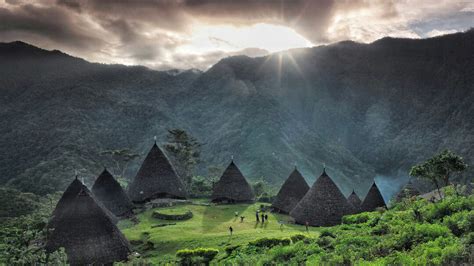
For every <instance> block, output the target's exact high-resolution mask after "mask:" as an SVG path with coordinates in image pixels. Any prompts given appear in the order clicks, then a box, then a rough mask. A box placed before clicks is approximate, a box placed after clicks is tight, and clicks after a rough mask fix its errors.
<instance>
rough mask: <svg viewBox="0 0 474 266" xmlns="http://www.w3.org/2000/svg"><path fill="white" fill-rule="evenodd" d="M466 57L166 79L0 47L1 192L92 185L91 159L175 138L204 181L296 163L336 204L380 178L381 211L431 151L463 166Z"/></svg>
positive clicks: (268, 62)
mask: <svg viewBox="0 0 474 266" xmlns="http://www.w3.org/2000/svg"><path fill="white" fill-rule="evenodd" d="M472 47H474V30H470V31H468V32H465V33H457V34H451V35H446V36H442V37H437V38H431V39H424V40H410V39H393V38H384V39H381V40H378V41H376V42H374V43H371V44H360V43H354V42H350V41H347V42H341V43H336V44H333V45H328V46H319V47H314V48H307V49H297V50H290V51H287V52H282V53H277V54H272V55H269V56H266V57H259V58H249V57H241V56H238V57H229V58H226V59H223V60H221V61H220V62H219V63H217V64H216V65H214V66H213V67H212V68H211V69H209V70H207V71H206V72H203V73H201V72H198V71H194V70H190V71H184V72H176V73H175V72H159V71H152V70H149V69H146V68H144V67H126V66H121V65H102V64H93V63H89V62H86V61H84V60H82V59H78V58H74V57H71V56H68V55H66V54H63V53H61V52H59V51H45V50H42V49H39V48H36V47H33V46H30V45H28V44H25V43H21V42H15V43H4V44H0V73H1V76H0V134H1V136H2V138H1V139H0V147H2V148H1V149H0V182H1V183H2V184H9V185H12V186H15V187H19V188H21V189H22V190H25V191H33V192H36V193H46V192H49V191H51V190H56V189H63V188H64V187H65V185H66V184H67V183H69V181H70V179H71V178H72V177H73V175H74V169H77V170H79V171H80V172H81V173H82V175H85V176H86V177H89V179H87V178H86V182H91V181H92V178H93V177H94V176H96V175H97V174H98V173H99V172H100V170H101V168H102V165H103V164H107V163H110V162H107V161H106V159H105V158H103V157H101V156H100V151H102V150H105V149H111V148H124V147H127V148H131V149H133V150H136V151H139V152H140V153H142V154H143V153H145V152H146V151H147V150H148V149H149V148H150V147H151V144H152V141H153V136H154V135H157V136H158V137H159V139H160V140H161V141H164V135H165V134H166V129H168V128H176V127H181V128H184V129H186V130H188V131H189V132H190V133H191V134H193V135H194V136H195V137H197V139H198V140H199V141H201V142H203V143H204V144H205V145H203V151H202V156H203V158H202V159H203V163H202V165H201V167H200V169H201V170H200V171H201V172H202V173H204V174H205V169H206V167H207V166H210V165H218V166H221V167H224V166H225V165H226V164H227V163H228V161H229V160H230V157H231V156H232V155H233V156H234V158H235V160H236V162H237V163H238V164H239V167H240V168H241V170H242V171H243V173H244V174H245V175H246V176H247V177H249V178H250V179H251V180H255V179H258V178H260V177H264V178H265V179H266V180H267V181H271V183H272V184H275V185H279V184H281V183H282V182H283V180H284V178H286V177H287V175H288V174H289V173H290V171H291V169H292V168H293V165H294V163H295V162H296V163H297V164H298V166H299V169H300V171H301V172H302V173H303V175H304V176H305V177H306V178H307V179H308V181H310V182H312V181H313V180H314V177H315V176H317V175H318V174H319V173H320V171H321V170H322V165H323V163H326V165H327V167H328V172H329V173H330V175H331V176H332V177H334V179H335V181H336V183H337V184H338V185H339V186H340V187H341V189H342V190H343V192H344V193H345V194H348V193H349V192H350V190H351V189H352V188H353V187H355V188H356V192H358V193H359V194H362V196H363V195H365V193H366V191H367V190H368V188H369V185H370V184H371V182H372V179H373V178H374V177H380V176H384V177H385V178H384V180H380V181H381V182H383V184H384V186H383V187H382V192H384V196H385V197H386V199H387V198H388V197H389V196H390V195H391V194H392V193H393V192H394V191H396V190H397V189H398V188H399V186H400V185H401V184H399V183H400V182H402V181H405V180H406V178H407V176H406V170H407V169H408V167H409V166H411V165H413V164H414V163H417V162H419V161H421V160H424V159H426V158H427V157H429V156H431V155H432V154H434V153H435V152H436V151H438V150H441V149H444V148H449V149H452V150H454V151H455V152H457V153H459V154H461V155H462V156H464V157H465V159H466V161H467V163H468V164H471V165H472V161H473V159H472V158H473V155H474V154H473V151H472V148H473V145H474V134H472V132H473V130H474V119H473V115H472V114H473V113H474V105H473V104H472V103H473V102H474V92H473V91H474V90H473V89H474V88H473V86H474V85H473V84H474V52H473V48H472ZM140 161H141V159H140V160H138V161H137V162H140ZM134 168H136V163H135V164H134V165H133V167H132V169H131V171H130V172H129V173H128V175H129V176H132V175H133V174H134ZM468 174H472V170H471V172H470V173H468ZM390 180H393V182H390ZM387 184H388V185H387Z"/></svg>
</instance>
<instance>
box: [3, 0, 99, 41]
mask: <svg viewBox="0 0 474 266" xmlns="http://www.w3.org/2000/svg"><path fill="white" fill-rule="evenodd" d="M14 32H20V33H23V34H32V35H36V36H41V37H45V38H48V39H50V40H52V41H55V42H60V43H64V44H67V45H68V46H71V47H75V48H78V49H90V48H92V47H94V46H95V47H97V46H98V45H100V44H101V43H102V41H101V40H100V39H99V38H97V37H94V36H93V35H91V34H90V33H89V32H87V31H85V30H83V29H81V28H80V27H77V25H75V21H74V19H73V18H72V16H70V14H69V12H64V10H63V9H61V8H58V7H55V6H52V7H38V6H34V5H29V4H26V5H18V6H16V7H14V8H11V9H7V8H1V7H0V33H2V34H9V33H10V34H11V33H14Z"/></svg>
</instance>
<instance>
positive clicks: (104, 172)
mask: <svg viewBox="0 0 474 266" xmlns="http://www.w3.org/2000/svg"><path fill="white" fill-rule="evenodd" d="M100 175H111V174H110V172H109V170H107V168H106V167H104V170H103V171H102V173H101V174H100Z"/></svg>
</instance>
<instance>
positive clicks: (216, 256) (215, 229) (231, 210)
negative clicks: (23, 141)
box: [0, 187, 474, 265]
mask: <svg viewBox="0 0 474 266" xmlns="http://www.w3.org/2000/svg"><path fill="white" fill-rule="evenodd" d="M444 190H445V191H444V193H443V194H444V195H445V197H444V198H443V199H442V200H440V201H438V202H435V203H433V202H429V201H426V200H424V199H415V198H411V199H405V200H403V201H402V202H400V203H398V204H396V205H394V206H393V207H392V208H391V209H389V210H387V211H383V210H380V211H377V212H367V213H361V214H356V215H350V216H345V217H344V220H343V224H342V225H339V226H334V227H328V228H310V232H309V233H306V231H305V227H304V226H298V225H288V224H285V225H284V226H283V228H282V229H280V225H279V223H278V221H280V220H283V221H285V219H287V216H284V215H278V214H269V221H268V222H267V223H266V224H265V225H263V226H262V225H261V223H260V224H257V225H256V224H255V211H256V210H257V209H258V208H260V204H252V205H244V204H241V205H218V206H206V205H204V204H201V203H202V202H200V201H196V203H197V204H196V205H182V206H177V207H171V208H165V209H163V208H160V209H159V210H160V211H164V213H167V214H179V213H184V212H185V211H187V210H191V211H192V212H193V217H192V218H191V219H188V220H183V221H170V220H159V219H155V218H153V217H152V215H153V212H154V211H155V210H156V209H154V210H148V211H146V212H143V213H141V214H139V215H138V220H139V222H138V224H134V223H133V222H132V221H130V220H125V221H122V222H120V228H121V229H122V231H123V232H124V234H125V235H126V236H127V238H128V239H129V240H130V241H131V243H132V245H133V247H134V249H135V251H137V252H138V253H140V256H139V257H136V256H134V257H133V258H131V261H130V262H128V263H126V264H133V263H136V262H139V263H163V262H169V263H183V264H190V263H212V264H214V263H215V264H257V265H267V264H283V263H285V264H288V263H289V264H301V263H306V264H308V265H315V264H360V265H385V264H392V265H393V264H395V265H397V264H412V265H413V264H415V265H440V264H449V263H452V264H456V265H457V264H461V263H467V264H468V265H469V264H473V263H474V257H473V255H472V254H474V196H473V195H470V196H464V195H462V193H459V191H457V192H456V191H455V190H454V188H453V187H448V188H445V189H444ZM58 196H59V195H50V197H49V198H41V199H40V200H39V201H38V202H36V206H35V207H36V209H35V211H33V212H32V213H29V214H26V215H24V214H22V215H21V216H18V217H13V218H6V219H3V220H1V224H0V225H1V227H2V228H1V229H2V230H1V231H0V232H1V237H0V239H1V241H0V242H1V243H0V264H7V265H19V264H32V263H38V262H39V263H53V264H64V263H65V261H66V258H65V253H64V252H58V253H56V254H53V255H50V256H46V254H45V253H44V250H43V249H42V246H41V240H44V239H45V238H46V237H47V232H45V231H44V225H45V223H46V221H47V219H48V217H49V215H50V213H51V211H52V207H53V206H54V205H55V201H56V200H57V198H58ZM236 211H238V212H239V217H237V218H236V217H235V212H236ZM241 215H243V216H245V219H244V222H243V223H240V216H241ZM163 224H168V225H165V226H163ZM229 226H232V227H233V228H234V232H233V235H232V236H230V234H229V230H228V227H229Z"/></svg>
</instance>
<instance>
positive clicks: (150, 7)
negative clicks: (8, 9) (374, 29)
mask: <svg viewBox="0 0 474 266" xmlns="http://www.w3.org/2000/svg"><path fill="white" fill-rule="evenodd" d="M383 3H386V4H384V6H388V8H384V9H386V10H393V9H392V8H391V7H390V6H391V4H390V3H391V2H389V1H384V2H383ZM58 4H60V5H63V6H66V7H72V9H73V10H76V11H77V10H88V12H89V13H93V14H96V15H97V16H106V17H121V18H126V19H129V20H136V21H142V22H145V23H151V24H154V25H157V26H159V27H160V28H165V29H172V30H178V31H181V30H185V29H186V27H187V26H188V25H189V23H188V22H189V21H190V20H191V19H199V20H200V21H206V22H209V23H228V24H233V25H250V24H254V23H259V22H268V23H275V24H280V25H285V26H291V27H293V28H294V29H295V30H297V31H298V32H299V33H300V34H302V35H304V36H305V37H307V38H308V39H310V40H312V41H316V42H320V41H326V40H327V38H326V36H325V32H324V29H325V28H327V26H328V24H329V23H330V20H331V18H332V16H333V14H334V12H335V10H336V9H337V8H346V7H350V8H357V7H360V6H364V5H365V1H361V0H352V1H337V3H336V1H335V0H281V1H270V0H263V1H262V0H261V1H255V0H254V1H252V0H240V1H235V0H217V1H216V0H201V1H198V0H182V1H166V0H161V1H152V0H138V1H126V0H122V1H117V2H114V3H113V4H111V3H110V2H108V1H101V0H89V1H73V0H59V1H58Z"/></svg>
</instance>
